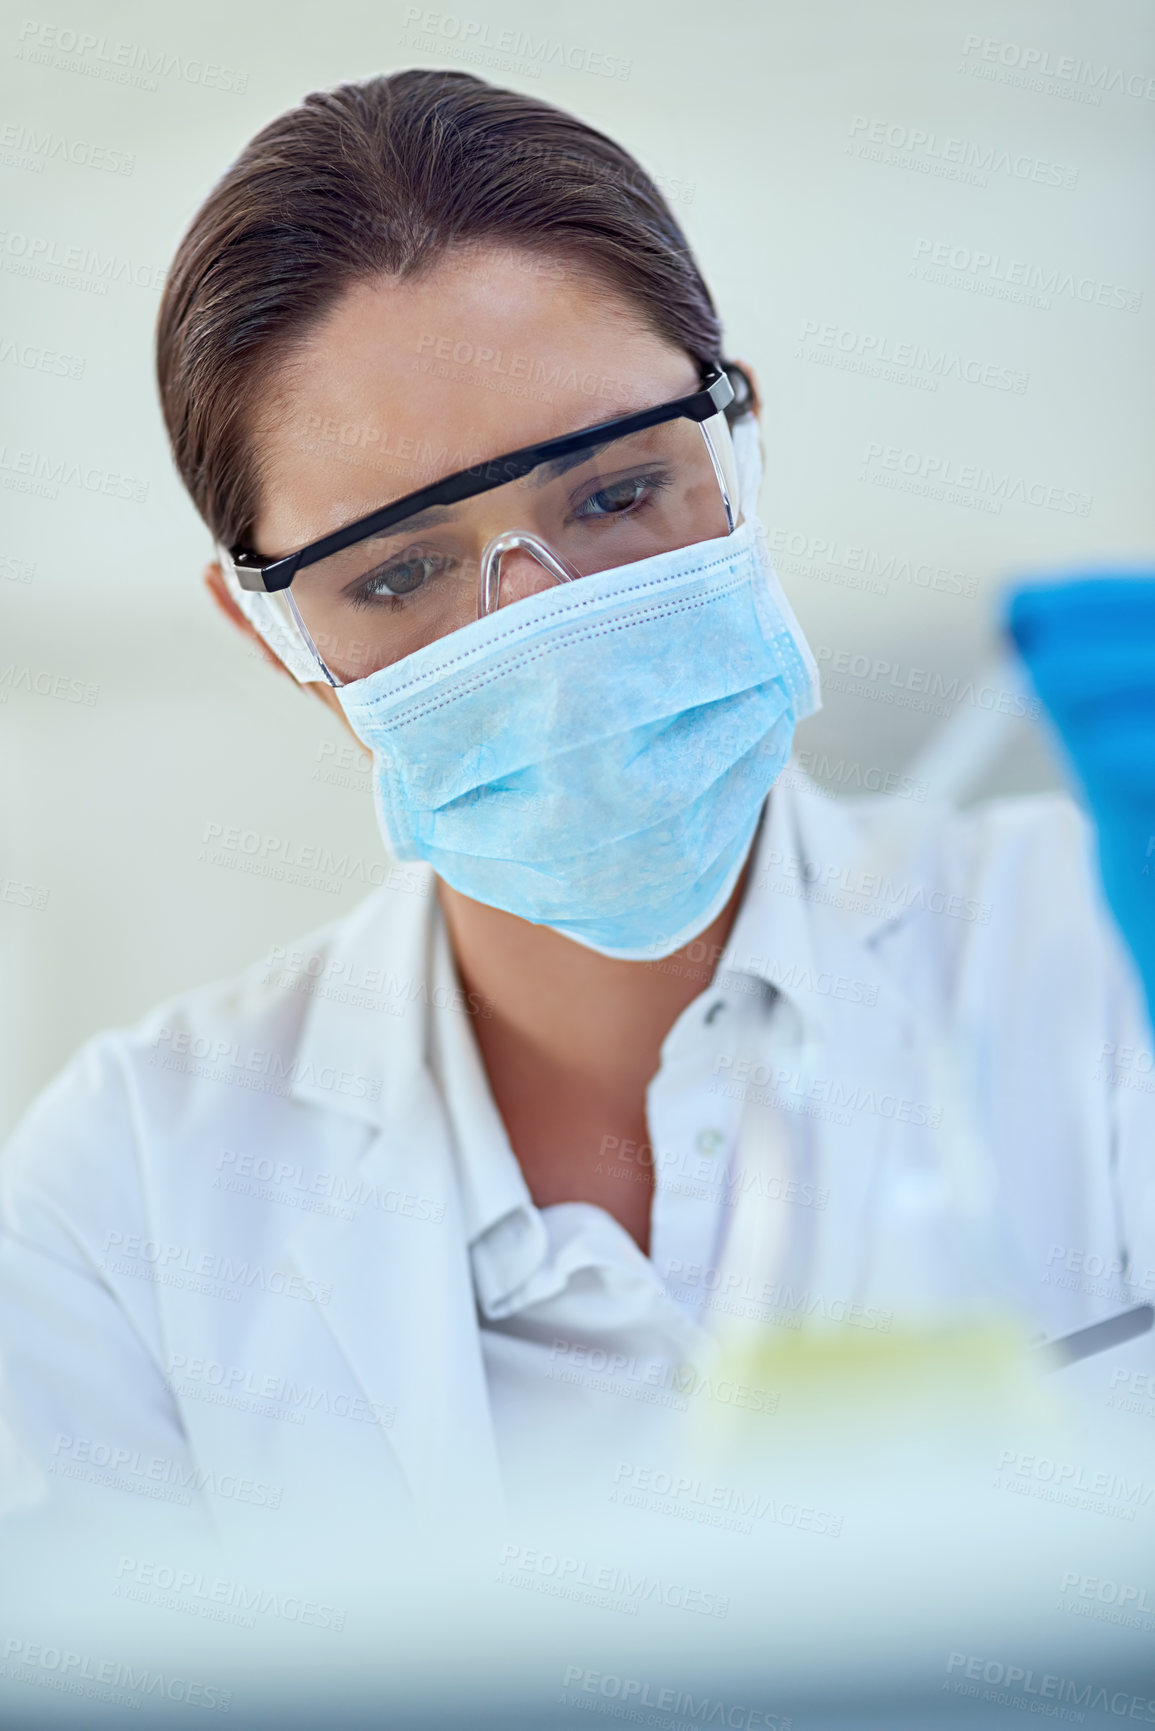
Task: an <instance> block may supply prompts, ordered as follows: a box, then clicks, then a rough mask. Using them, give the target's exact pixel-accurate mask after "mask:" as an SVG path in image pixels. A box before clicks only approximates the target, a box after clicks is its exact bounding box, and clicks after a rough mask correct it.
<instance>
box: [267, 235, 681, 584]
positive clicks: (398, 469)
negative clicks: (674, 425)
mask: <svg viewBox="0 0 1155 1731" xmlns="http://www.w3.org/2000/svg"><path fill="white" fill-rule="evenodd" d="M695 382H696V368H695V367H694V364H693V362H692V361H691V359H690V357H689V356H688V355H687V354H686V353H685V352H684V351H683V350H681V349H679V348H677V347H676V346H675V345H673V344H671V343H669V342H668V341H667V340H666V339H664V338H662V337H660V336H658V335H657V334H656V333H655V332H654V331H653V330H652V329H651V328H650V327H649V325H648V324H647V323H646V322H645V319H644V316H643V315H642V313H641V312H640V311H639V310H638V309H636V308H635V307H633V306H632V305H631V304H630V303H629V302H628V301H626V300H625V299H624V298H623V297H622V296H620V295H618V294H617V293H615V292H614V291H612V290H611V289H608V288H607V287H605V286H604V285H602V284H601V283H600V282H598V281H597V280H596V279H595V278H593V277H592V276H591V275H590V274H589V272H588V271H585V270H582V269H580V268H578V267H577V266H575V265H572V264H569V263H566V262H563V261H562V260H560V259H556V258H551V257H547V256H545V255H538V254H534V253H530V252H521V251H517V252H515V251H511V250H507V249H496V248H474V249H469V250H464V249H462V250H459V251H457V252H455V253H452V254H450V255H447V256H446V257H444V258H443V259H441V260H440V261H439V262H438V264H437V266H436V267H435V268H434V269H433V270H432V271H430V272H428V273H427V274H426V275H424V276H422V277H420V278H415V279H409V280H406V281H404V282H397V281H394V280H390V279H377V280H375V281H373V282H371V283H360V284H357V285H356V286H355V287H353V288H351V289H350V290H348V291H347V292H346V294H345V295H343V296H342V298H341V300H340V301H339V302H338V303H337V304H336V305H335V306H334V307H333V309H332V310H331V312H330V313H329V314H328V316H327V317H326V318H325V319H324V321H323V322H322V323H321V324H320V325H318V326H317V327H316V328H315V330H314V331H312V332H311V333H310V335H309V336H308V338H307V339H306V340H305V341H304V342H303V343H302V344H301V346H300V347H299V349H298V350H297V351H296V352H295V353H294V354H293V356H292V357H291V359H290V360H289V361H288V362H287V363H286V364H285V365H284V366H283V367H282V369H281V371H280V373H279V374H278V376H277V378H276V379H275V381H274V385H273V389H272V390H271V392H269V393H268V394H267V396H266V400H265V402H264V404H263V407H262V413H261V415H260V417H259V420H258V423H257V427H256V430H255V437H256V440H257V448H258V455H259V458H260V467H261V475H262V482H261V501H260V510H259V514H258V520H257V524H256V528H255V536H254V539H255V543H256V545H257V546H258V547H260V549H261V551H262V552H263V553H265V554H266V556H268V557H273V556H279V555H280V554H281V553H284V552H290V551H292V550H294V549H295V548H296V547H299V546H302V545H304V544H305V543H306V542H308V541H311V540H315V539H317V538H318V537H319V536H321V535H324V534H326V533H328V532H329V530H331V529H335V528H338V527H340V526H341V525H342V524H344V523H348V522H351V521H353V520H355V519H356V518H357V517H360V516H365V515H367V514H368V513H369V512H370V511H372V510H375V509H377V507H379V506H381V505H385V504H388V503H390V502H391V501H392V500H393V499H398V498H401V497H403V496H404V495H405V494H406V493H411V492H413V491H414V490H415V489H417V488H418V487H422V486H425V485H427V484H428V483H429V482H431V481H435V480H438V479H439V478H440V477H441V476H443V475H446V474H451V473H453V472H454V471H455V470H458V469H463V468H467V467H469V466H470V465H471V464H473V463H476V462H479V461H482V460H484V459H486V458H489V457H494V456H499V455H501V454H502V453H503V452H505V451H511V450H515V449H517V448H518V447H520V446H522V445H530V444H536V443H538V442H540V441H542V440H545V439H550V438H554V437H558V436H560V435H561V434H563V433H567V432H570V431H572V430H574V429H576V428H578V427H584V426H590V425H593V424H595V423H597V422H599V421H606V420H612V419H613V418H614V417H615V416H617V415H624V414H628V413H630V411H631V410H633V409H638V408H645V407H649V406H650V405H652V404H654V403H658V402H662V401H664V400H666V399H667V398H669V397H672V396H676V395H679V394H681V393H682V392H683V391H686V390H692V389H693V388H694V385H695Z"/></svg>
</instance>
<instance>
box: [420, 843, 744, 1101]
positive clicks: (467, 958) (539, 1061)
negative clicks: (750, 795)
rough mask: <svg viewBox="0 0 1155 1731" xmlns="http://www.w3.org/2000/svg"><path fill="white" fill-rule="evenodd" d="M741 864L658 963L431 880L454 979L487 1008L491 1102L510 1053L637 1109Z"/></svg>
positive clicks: (719, 946)
mask: <svg viewBox="0 0 1155 1731" xmlns="http://www.w3.org/2000/svg"><path fill="white" fill-rule="evenodd" d="M748 869H749V862H747V868H746V870H744V871H743V873H742V876H741V877H740V878H739V880H738V883H737V885H736V887H735V889H734V893H733V894H732V895H731V897H730V899H729V901H728V902H727V904H726V906H725V907H724V908H723V909H722V912H721V913H720V914H719V915H718V916H717V918H716V919H715V920H713V921H712V922H711V924H710V925H709V926H708V927H707V928H706V930H705V931H703V932H700V933H699V934H698V936H697V937H696V938H695V939H693V941H692V942H690V943H688V944H686V945H684V946H683V947H682V948H681V949H680V950H677V951H675V953H674V954H673V955H672V956H669V957H667V958H665V959H664V960H662V961H657V962H625V961H618V960H616V959H615V958H613V957H610V956H603V955H599V954H598V953H597V952H596V951H595V950H589V949H586V948H585V947H584V946H583V945H581V944H577V943H574V942H573V940H572V939H570V938H566V937H563V936H562V935H561V934H560V933H559V932H555V931H553V930H551V928H550V927H548V926H538V925H531V924H530V923H529V922H528V921H526V920H522V919H518V918H517V917H516V915H514V914H508V913H505V912H503V911H502V910H501V909H500V908H491V907H487V906H485V905H484V903H481V902H475V901H471V900H470V899H469V898H468V897H467V896H463V895H460V894H459V893H458V892H457V891H456V890H454V889H451V888H450V887H449V885H448V884H445V883H440V882H439V884H438V896H439V898H440V901H441V906H442V909H443V911H444V914H445V920H446V924H447V926H448V928H449V935H450V939H451V941H452V945H453V950H454V955H455V957H456V961H457V967H458V971H459V972H460V974H461V978H462V983H463V985H464V986H465V988H466V990H467V991H469V992H476V993H479V994H480V995H481V997H482V998H483V999H486V998H487V999H489V1000H490V1003H491V1004H492V1006H493V1009H492V1015H490V1016H486V1017H484V1018H479V1019H478V1020H477V1021H476V1022H475V1028H476V1032H477V1036H478V1040H479V1043H480V1045H481V1048H482V1055H483V1057H484V1058H485V1061H486V1067H487V1069H488V1070H489V1073H490V1079H491V1082H492V1083H493V1084H494V1088H495V1092H496V1093H497V1094H498V1096H499V1104H501V1103H502V1102H501V1100H500V1092H501V1074H502V1073H503V1072H505V1071H506V1069H507V1066H508V1064H509V1063H510V1062H511V1061H513V1059H514V1057H515V1055H516V1058H517V1059H518V1060H519V1062H518V1066H517V1067H518V1069H522V1068H523V1066H532V1067H533V1068H534V1069H535V1070H536V1071H537V1072H538V1073H539V1074H540V1075H542V1076H550V1075H555V1076H558V1077H559V1078H560V1077H563V1076H564V1077H567V1078H569V1079H571V1080H573V1081H579V1080H580V1081H581V1082H582V1083H583V1084H584V1085H585V1086H588V1087H591V1088H595V1089H596V1090H597V1091H598V1093H599V1094H600V1096H601V1097H602V1099H603V1101H605V1102H607V1103H609V1102H615V1103H618V1104H620V1105H622V1106H625V1105H627V1104H629V1105H631V1106H634V1107H636V1105H637V1103H638V1102H639V1101H640V1100H641V1099H642V1098H643V1097H644V1092H645V1087H646V1084H647V1083H648V1082H649V1080H650V1078H651V1076H652V1075H653V1074H654V1072H655V1071H656V1069H657V1067H658V1057H659V1053H660V1050H661V1045H662V1041H663V1040H664V1039H665V1037H666V1035H667V1034H668V1033H669V1031H670V1029H671V1027H672V1026H673V1024H674V1023H675V1022H676V1021H677V1019H678V1017H679V1015H680V1014H681V1012H682V1011H683V1010H684V1009H685V1008H686V1006H687V1004H690V1003H692V1002H693V1000H694V999H695V998H696V997H697V996H698V995H699V993H700V992H703V991H704V990H705V989H706V987H707V986H708V985H709V983H710V980H711V978H712V977H713V974H714V971H715V969H716V967H717V964H718V959H719V957H720V956H721V954H722V951H723V949H724V947H725V944H726V940H727V938H728V937H729V935H730V929H731V927H732V926H733V923H734V919H735V916H736V914H737V911H738V908H739V906H740V904H741V899H742V892H743V890H744V888H745V883H746V875H747V871H748ZM523 1073H524V1072H523Z"/></svg>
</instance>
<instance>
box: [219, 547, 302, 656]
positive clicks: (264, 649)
mask: <svg viewBox="0 0 1155 1731" xmlns="http://www.w3.org/2000/svg"><path fill="white" fill-rule="evenodd" d="M204 586H205V588H206V589H207V590H208V592H209V594H210V595H211V596H212V598H213V601H214V602H215V603H216V605H217V607H218V608H219V609H220V611H221V612H222V613H223V614H224V616H225V618H226V619H227V620H228V621H229V623H230V624H232V625H235V626H236V628H237V630H238V631H239V632H240V633H241V635H242V636H243V637H247V638H248V640H249V642H250V643H253V644H255V645H256V647H257V649H258V651H259V652H260V654H261V655H262V656H263V657H264V659H265V660H266V661H267V662H268V663H269V665H270V666H271V667H275V668H276V669H277V671H278V672H279V673H283V674H284V675H285V678H286V679H293V676H292V674H291V673H290V672H289V670H288V668H287V667H286V666H285V664H284V662H283V661H282V660H281V658H280V656H278V655H274V654H273V651H272V650H271V649H270V648H269V646H268V644H267V643H266V642H265V640H264V638H263V637H262V636H261V634H260V632H259V631H258V630H257V628H256V626H255V625H254V624H253V623H252V621H251V620H249V619H246V618H245V616H244V614H243V613H242V612H241V610H240V608H239V607H238V606H237V603H236V601H235V599H234V598H233V596H232V595H231V594H230V593H229V588H228V584H227V583H226V582H225V574H224V572H223V571H222V570H221V567H220V562H219V560H216V559H214V560H213V561H212V563H211V564H210V565H206V566H205V569H204ZM296 683H297V681H296V680H295V679H293V684H294V685H295V684H296Z"/></svg>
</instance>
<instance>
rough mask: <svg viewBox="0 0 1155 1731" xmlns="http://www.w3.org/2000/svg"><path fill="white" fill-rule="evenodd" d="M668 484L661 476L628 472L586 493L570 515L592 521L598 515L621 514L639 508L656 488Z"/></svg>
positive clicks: (649, 500) (647, 502) (643, 505)
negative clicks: (628, 473)
mask: <svg viewBox="0 0 1155 1731" xmlns="http://www.w3.org/2000/svg"><path fill="white" fill-rule="evenodd" d="M668 485H669V482H668V480H667V478H666V477H665V476H662V475H652V474H651V475H628V476H626V478H625V479H624V480H621V481H612V482H611V483H610V485H609V486H607V487H599V488H598V489H597V491H596V492H595V493H588V494H587V495H586V497H585V498H584V499H583V500H582V502H581V504H580V505H579V506H578V507H577V509H576V510H575V512H574V516H575V517H578V518H584V519H585V520H587V521H589V520H593V521H595V522H596V521H597V520H598V519H599V518H606V517H624V516H626V515H627V514H628V513H630V512H632V511H636V510H639V509H643V508H644V507H645V506H646V505H648V504H649V503H651V501H652V499H653V497H654V495H655V494H656V493H657V491H658V489H659V488H661V487H665V486H668Z"/></svg>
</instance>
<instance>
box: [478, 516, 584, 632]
mask: <svg viewBox="0 0 1155 1731" xmlns="http://www.w3.org/2000/svg"><path fill="white" fill-rule="evenodd" d="M580 575H581V573H580V571H578V570H577V569H576V568H575V567H574V566H573V565H571V564H570V562H569V561H568V560H567V559H565V558H564V557H563V556H562V555H561V554H560V553H555V552H554V551H553V549H552V548H550V547H547V546H546V544H545V542H544V541H540V540H539V539H538V538H537V536H536V535H531V534H528V533H525V532H523V531H521V530H511V531H510V532H508V533H507V534H504V535H499V536H498V537H497V539H496V540H494V541H491V542H490V543H489V545H488V547H487V548H486V549H485V552H484V554H483V556H482V561H481V593H480V596H479V605H478V617H479V618H481V617H484V615H485V614H487V613H493V612H495V611H496V610H497V608H498V607H507V606H508V605H509V603H510V602H511V601H524V600H525V599H526V598H527V597H528V596H530V595H538V594H540V593H541V591H542V590H543V589H551V588H552V587H553V586H554V584H555V583H568V582H571V581H572V580H573V578H575V577H580Z"/></svg>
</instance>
